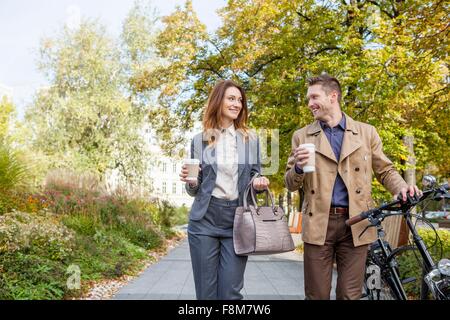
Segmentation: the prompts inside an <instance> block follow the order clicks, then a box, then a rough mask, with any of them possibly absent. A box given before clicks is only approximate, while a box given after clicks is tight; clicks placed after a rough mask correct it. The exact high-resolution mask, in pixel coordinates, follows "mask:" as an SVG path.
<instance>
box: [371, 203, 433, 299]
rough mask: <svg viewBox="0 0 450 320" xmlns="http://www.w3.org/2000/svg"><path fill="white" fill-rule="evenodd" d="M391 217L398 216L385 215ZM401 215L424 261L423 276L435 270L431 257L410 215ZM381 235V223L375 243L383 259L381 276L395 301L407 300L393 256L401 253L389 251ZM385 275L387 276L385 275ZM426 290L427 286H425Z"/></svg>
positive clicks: (405, 213)
mask: <svg viewBox="0 0 450 320" xmlns="http://www.w3.org/2000/svg"><path fill="white" fill-rule="evenodd" d="M391 215H399V214H398V213H397V214H387V215H386V216H391ZM401 215H403V216H404V217H405V220H406V224H407V226H408V229H409V231H410V232H411V235H412V238H413V241H414V244H415V245H416V250H418V251H419V252H420V255H421V256H422V259H423V261H424V268H425V270H424V272H425V274H426V273H428V272H430V271H431V270H432V269H433V268H435V267H436V266H435V263H434V261H433V258H432V257H431V255H430V253H429V252H428V249H427V247H426V245H425V243H424V242H423V240H422V238H421V237H420V235H419V234H418V232H417V230H416V228H415V226H414V224H413V222H412V220H411V214H410V211H409V210H408V211H406V212H402V213H401ZM382 233H383V228H382V226H381V223H380V224H379V225H378V226H377V235H378V236H377V240H376V243H377V244H378V248H380V249H381V253H382V256H383V259H384V265H383V266H380V265H378V266H379V267H380V269H381V276H382V277H384V280H385V281H386V283H387V284H388V285H389V287H390V289H391V291H392V293H393V295H394V296H395V298H396V299H397V300H407V296H406V292H405V290H404V288H403V283H402V281H401V280H400V275H399V274H398V271H397V268H396V267H397V261H396V260H395V256H396V255H397V254H398V253H399V252H400V251H401V250H397V251H392V252H391V251H390V249H389V248H388V247H386V245H385V241H384V240H383V236H382V235H381V234H382ZM386 274H387V275H386ZM424 283H425V282H424V279H422V288H423V289H424V286H423V284H424ZM426 287H427V288H428V286H426Z"/></svg>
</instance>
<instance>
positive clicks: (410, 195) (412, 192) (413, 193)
mask: <svg viewBox="0 0 450 320" xmlns="http://www.w3.org/2000/svg"><path fill="white" fill-rule="evenodd" d="M421 196H422V191H421V190H419V188H417V186H415V185H414V186H408V188H401V189H400V193H399V194H398V195H397V196H396V197H395V198H396V199H398V200H400V201H401V202H402V203H406V202H407V201H409V202H417V201H419V199H420V197H421Z"/></svg>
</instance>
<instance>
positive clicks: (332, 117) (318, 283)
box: [285, 74, 420, 299]
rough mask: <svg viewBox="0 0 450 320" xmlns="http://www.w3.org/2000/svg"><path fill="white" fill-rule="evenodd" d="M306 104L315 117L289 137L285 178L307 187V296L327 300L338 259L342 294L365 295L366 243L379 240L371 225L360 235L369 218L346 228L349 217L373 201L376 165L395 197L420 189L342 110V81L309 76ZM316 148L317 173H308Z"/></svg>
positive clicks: (291, 185) (372, 132)
mask: <svg viewBox="0 0 450 320" xmlns="http://www.w3.org/2000/svg"><path fill="white" fill-rule="evenodd" d="M307 100H308V107H309V109H310V110H311V112H312V114H313V116H314V119H315V121H314V122H313V123H312V124H310V125H307V126H306V127H304V128H301V129H299V130H297V131H296V132H295V133H294V135H293V137H292V152H291V155H290V157H289V160H288V164H287V168H286V173H285V183H286V186H287V188H288V189H289V190H290V191H297V190H299V189H303V191H304V201H303V206H302V213H303V217H302V230H303V231H302V232H303V234H302V238H303V241H304V276H305V296H306V299H330V291H331V276H332V270H333V261H334V259H335V260H336V264H337V273H338V278H337V287H336V298H337V299H360V298H361V292H362V286H363V282H364V273H365V261H366V255H367V250H368V244H369V243H371V242H373V241H375V239H376V232H375V230H374V229H373V228H370V229H369V230H368V231H366V232H365V233H364V235H362V236H361V237H359V235H360V233H361V232H362V231H363V230H364V228H365V227H366V226H367V224H368V222H367V220H365V221H362V222H359V223H357V224H355V225H353V226H352V227H351V228H350V227H347V226H346V225H345V220H346V219H348V218H349V217H352V216H355V215H358V214H359V213H361V212H362V211H366V210H368V209H369V208H371V206H372V198H371V182H372V170H373V171H374V173H375V176H376V178H377V179H378V181H380V183H382V184H383V185H384V186H385V187H386V188H387V189H388V190H389V191H390V192H391V193H392V194H395V195H398V194H399V193H401V194H402V196H403V199H406V193H407V192H408V193H409V194H410V195H411V196H414V193H415V192H417V193H418V194H420V191H419V190H418V189H417V187H416V186H408V185H407V184H406V182H405V181H404V180H403V178H402V177H401V176H400V174H399V173H398V172H397V171H396V170H395V169H394V166H393V164H392V162H391V161H390V160H389V159H388V158H387V157H386V156H385V155H384V153H383V150H382V144H381V140H380V137H379V135H378V133H377V131H376V129H375V128H374V127H373V126H371V125H369V124H365V123H361V122H358V121H355V120H353V119H352V118H350V117H349V116H348V115H346V114H345V113H343V112H342V111H341V107H340V101H341V87H340V84H339V81H338V80H337V79H336V78H333V77H331V76H329V75H327V74H322V75H321V76H319V77H316V78H312V79H309V80H308V92H307ZM304 143H313V144H314V145H315V158H316V160H315V161H316V162H315V171H314V172H311V173H304V172H303V167H304V166H305V164H306V162H307V160H308V159H309V156H310V155H309V151H308V149H306V148H302V147H299V146H300V145H301V144H304Z"/></svg>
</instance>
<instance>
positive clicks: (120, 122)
mask: <svg viewBox="0 0 450 320" xmlns="http://www.w3.org/2000/svg"><path fill="white" fill-rule="evenodd" d="M39 67H40V69H41V70H42V71H43V72H45V74H46V75H47V77H48V79H49V82H50V86H49V87H47V88H43V89H42V90H40V91H39V92H38V93H37V95H36V99H35V101H34V103H33V104H32V105H31V106H30V107H29V108H28V110H27V112H26V116H25V119H26V123H27V126H28V127H29V128H30V130H31V131H32V144H33V146H34V148H35V149H38V150H41V151H43V152H44V153H45V154H46V155H48V156H50V159H51V160H52V166H53V167H69V168H72V169H73V168H75V169H78V170H88V171H93V172H96V173H98V174H99V175H100V176H101V177H102V178H103V177H104V174H105V173H106V172H107V170H114V169H116V170H119V172H120V174H121V175H123V176H124V177H125V178H126V179H127V180H128V181H138V180H140V179H141V177H142V176H143V174H144V173H145V170H146V160H147V159H146V157H147V154H146V151H145V148H144V144H143V140H142V137H141V135H140V132H139V130H140V129H141V128H142V126H143V123H144V119H145V113H146V110H145V106H142V105H141V104H138V103H135V101H134V99H133V96H132V95H131V94H130V93H129V91H128V90H127V89H128V87H127V84H128V77H127V74H126V72H125V68H124V67H123V64H122V63H121V55H120V50H119V48H118V45H117V44H116V43H115V42H114V41H113V40H112V39H111V38H109V37H108V36H107V35H106V31H105V29H104V27H102V26H100V25H99V24H98V23H97V22H95V21H91V20H84V21H83V22H82V23H81V25H80V27H79V28H78V29H76V30H71V29H68V28H67V27H65V28H64V30H63V32H62V33H61V34H60V35H58V36H57V37H55V38H54V39H50V38H47V39H44V40H43V41H42V44H41V48H40V61H39Z"/></svg>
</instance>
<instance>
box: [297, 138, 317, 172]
mask: <svg viewBox="0 0 450 320" xmlns="http://www.w3.org/2000/svg"><path fill="white" fill-rule="evenodd" d="M300 147H303V148H305V149H308V150H309V159H308V162H307V163H306V164H305V165H304V166H303V172H305V173H307V172H314V171H316V146H315V145H314V144H313V143H304V144H301V145H300Z"/></svg>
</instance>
